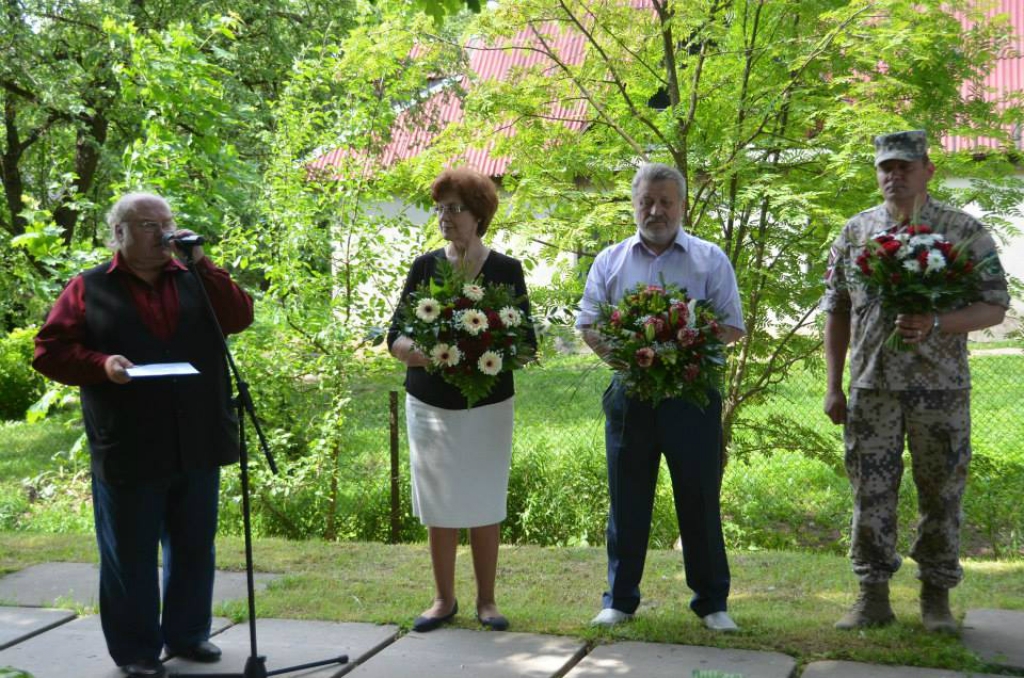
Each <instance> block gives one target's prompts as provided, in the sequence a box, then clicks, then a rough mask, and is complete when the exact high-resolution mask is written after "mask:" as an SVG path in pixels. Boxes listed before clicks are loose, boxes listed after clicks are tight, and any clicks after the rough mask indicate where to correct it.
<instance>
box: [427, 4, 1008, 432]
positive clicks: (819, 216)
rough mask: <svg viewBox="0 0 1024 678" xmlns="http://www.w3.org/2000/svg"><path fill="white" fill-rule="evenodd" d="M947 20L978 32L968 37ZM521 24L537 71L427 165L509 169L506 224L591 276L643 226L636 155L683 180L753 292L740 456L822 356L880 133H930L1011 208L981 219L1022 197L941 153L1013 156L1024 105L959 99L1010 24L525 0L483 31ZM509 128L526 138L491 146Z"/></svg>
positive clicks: (515, 83)
mask: <svg viewBox="0 0 1024 678" xmlns="http://www.w3.org/2000/svg"><path fill="white" fill-rule="evenodd" d="M954 11H955V12H958V13H962V14H963V16H964V17H968V18H970V19H971V20H974V21H976V23H975V25H974V26H973V27H971V28H965V27H964V26H963V25H962V24H961V22H960V20H959V19H958V18H957V16H955V15H954V14H953V12H954ZM524 27H525V31H526V33H527V35H528V36H530V37H533V38H536V40H537V44H536V45H535V53H536V56H537V57H538V58H537V60H536V61H537V63H536V65H535V66H532V67H529V68H525V67H524V68H521V69H516V70H513V71H512V72H511V73H510V74H509V76H508V77H506V78H504V79H502V80H501V81H486V82H479V83H476V84H475V86H474V87H473V88H472V89H471V90H470V91H469V93H468V94H467V97H466V100H465V110H466V116H465V120H464V122H463V124H461V125H453V126H451V127H449V129H448V130H446V131H445V133H444V134H443V135H442V136H441V138H440V140H439V142H438V144H437V145H436V146H435V148H434V149H432V150H431V151H430V152H429V153H428V154H427V155H428V157H426V158H424V159H423V162H424V163H427V164H429V163H433V162H436V160H437V158H443V157H449V156H451V155H453V154H455V153H457V152H458V151H459V149H461V148H464V147H466V146H467V145H482V144H485V143H493V145H494V151H493V153H494V154H495V155H500V156H504V157H505V158H507V160H508V161H509V162H510V166H509V169H508V171H507V172H506V174H505V183H504V187H505V188H506V189H507V190H508V191H509V192H510V200H509V204H510V211H509V213H508V214H506V215H505V216H504V219H503V220H501V221H499V226H500V225H504V224H506V223H507V224H510V225H512V224H514V225H515V227H516V229H517V232H519V233H522V234H523V235H524V236H526V237H535V238H537V239H538V240H542V241H543V242H545V243H546V244H547V245H548V247H547V248H546V249H545V250H544V256H545V257H550V258H557V257H558V256H562V257H563V259H564V258H567V256H568V255H569V254H570V253H571V254H575V255H577V256H580V255H582V259H583V266H582V267H583V268H584V269H585V268H586V266H587V265H588V262H589V258H590V257H591V256H593V255H595V254H596V253H597V252H598V251H599V250H600V249H601V248H602V247H603V246H605V245H606V244H607V243H608V242H610V241H615V240H618V239H620V238H622V237H625V236H626V235H629V234H630V233H632V232H633V230H634V228H635V226H634V224H633V219H632V214H631V209H630V205H629V180H630V178H631V176H630V175H631V171H630V168H629V167H628V165H627V166H625V167H624V165H623V163H624V159H628V158H633V159H634V160H633V161H632V162H639V161H643V160H657V161H664V162H669V163H672V164H674V165H675V166H677V167H678V168H679V169H680V170H681V171H682V172H683V174H684V175H685V176H686V177H687V180H688V188H689V190H688V195H687V196H686V205H685V215H684V219H683V225H684V227H685V228H686V229H687V230H688V231H690V232H691V233H693V234H695V235H697V236H700V237H703V238H706V239H709V240H711V241H713V242H715V243H718V244H719V245H720V246H721V247H722V249H723V250H724V251H725V252H726V254H727V255H728V256H729V257H730V259H731V261H732V263H733V267H734V268H735V270H736V273H737V278H738V281H739V284H740V289H741V299H742V301H743V306H744V314H745V316H744V320H745V325H746V328H747V332H748V334H747V336H746V337H745V338H744V339H743V340H741V342H740V343H739V345H738V346H737V347H736V348H735V350H734V351H733V353H732V356H731V359H730V363H729V373H728V378H727V384H726V393H725V395H726V403H725V429H726V437H727V442H728V441H730V440H731V436H732V433H733V430H734V425H739V424H740V420H741V419H742V418H743V417H744V416H745V415H744V413H743V408H744V407H746V405H747V404H753V403H756V402H757V401H758V400H759V399H761V398H763V397H765V396H766V395H767V394H769V393H771V392H773V391H774V390H775V389H776V388H777V386H778V384H780V383H781V382H782V381H783V380H784V378H785V375H786V373H787V372H788V371H789V370H791V369H792V367H793V366H794V365H796V364H798V363H800V362H801V361H803V360H805V359H807V358H809V357H811V356H814V355H816V354H817V353H818V352H819V351H820V350H821V349H820V343H819V341H818V340H817V335H816V334H814V333H812V332H808V330H811V329H813V317H814V311H815V308H816V305H817V302H818V300H819V298H820V295H821V284H820V280H821V277H822V274H823V269H824V265H825V261H826V252H827V248H828V246H829V244H830V242H831V240H832V239H833V237H834V234H835V233H837V232H838V230H839V229H840V227H841V226H842V224H843V223H844V221H845V220H846V219H847V218H848V217H849V216H851V215H852V214H855V213H857V212H859V211H860V210H862V209H864V208H865V207H868V206H870V205H872V204H874V203H877V202H879V198H878V196H877V191H876V188H875V186H874V178H873V173H872V172H871V171H870V167H871V162H870V158H871V144H870V139H871V137H872V136H873V135H874V134H877V133H879V132H881V131H887V130H893V129H911V128H919V127H925V128H927V129H928V131H929V135H930V137H931V139H932V142H933V157H934V158H935V159H936V160H937V161H938V164H939V167H940V171H939V175H940V177H947V176H950V175H951V173H952V172H954V171H955V172H956V174H957V176H961V177H969V178H972V184H971V188H970V189H969V190H961V191H956V192H955V196H954V197H956V198H957V199H958V201H959V200H962V199H966V198H968V197H973V196H978V195H979V194H980V193H981V192H983V191H987V190H991V191H994V192H995V193H997V194H998V195H999V196H1000V197H986V198H985V200H986V205H993V206H995V205H1003V206H1005V205H1012V204H1015V203H1014V202H1013V200H1019V199H1020V188H1019V186H1018V187H1016V188H1012V189H1011V190H1007V189H1010V188H1011V186H1012V182H1010V181H1007V180H1006V177H1007V176H1008V174H1010V172H1007V171H1006V170H1007V162H1008V156H1006V155H1004V154H1001V153H990V154H988V155H987V156H981V157H982V158H983V159H982V160H977V159H968V156H967V155H966V154H965V156H964V157H960V156H951V157H944V154H943V153H942V152H941V150H939V148H938V143H937V141H938V139H939V138H941V136H942V135H943V134H946V133H956V134H963V135H965V136H968V137H969V138H971V139H978V138H981V137H985V136H989V135H990V136H991V137H992V138H995V139H998V140H1001V141H1002V142H1004V143H1005V144H1006V145H1007V147H1010V145H1011V142H1012V140H1011V139H1009V137H1008V136H1007V135H1008V132H1007V129H1009V126H1007V125H1006V123H1007V121H1010V120H1016V119H1019V118H1020V116H1021V115H1022V110H1024V109H1022V107H1021V106H1020V101H1021V98H1020V96H1019V95H1018V94H1010V95H1008V97H1007V101H1005V102H1001V103H999V104H997V103H995V102H983V101H981V100H980V99H979V98H976V97H972V96H965V95H964V94H962V93H961V84H962V83H964V82H971V83H974V82H981V80H982V79H983V76H984V74H985V73H987V72H988V71H989V70H991V68H992V67H993V64H994V58H995V56H996V55H997V54H998V53H999V51H1000V50H1001V49H1003V48H1004V47H1006V46H1008V45H1009V44H1010V43H1009V39H1010V36H1009V31H1007V26H1006V24H1005V22H1004V21H1001V20H1000V21H992V20H990V19H988V18H986V17H984V16H983V14H982V13H980V10H979V9H978V8H976V7H974V6H971V5H970V4H969V3H963V2H957V3H953V4H952V5H951V4H949V3H945V2H939V1H938V0H927V1H926V2H914V3H910V2H906V1H905V0H883V1H882V2H871V3H868V2H837V1H835V0H813V1H810V2H800V3H782V2H775V3H771V2H769V3H765V2H754V1H749V2H735V3H717V2H687V3H672V4H671V6H670V8H669V6H668V5H662V6H657V5H654V6H651V7H645V8H643V9H640V10H638V9H635V8H633V7H631V5H630V3H600V4H598V5H595V4H594V3H589V2H580V1H567V2H553V1H552V0H523V1H521V2H515V3H502V4H500V5H499V7H498V8H497V9H496V10H494V11H491V12H485V13H482V14H481V15H479V17H478V18H477V21H476V22H475V24H474V26H473V29H472V30H473V33H474V34H475V35H479V36H482V37H483V38H484V39H486V40H487V41H488V42H490V43H491V44H495V45H497V44H500V43H501V42H502V41H509V40H512V39H513V38H514V36H517V35H518V34H519V33H520V32H521V31H523V30H524ZM567 34H569V35H571V36H574V37H576V38H577V39H579V40H581V41H582V43H583V45H584V54H583V58H582V60H579V61H573V60H572V59H570V58H569V53H568V50H567V49H564V48H563V49H562V52H558V51H557V49H556V46H557V44H558V43H557V40H556V38H557V37H558V36H560V35H567ZM652 104H657V105H652ZM573 121H581V122H582V123H583V124H585V125H586V131H585V133H581V132H580V131H579V130H578V127H575V126H573V125H572V124H570V123H571V122H573ZM498 125H511V126H514V128H515V134H514V135H496V134H495V128H496V126H498ZM539 149H543V151H542V152H541V151H539ZM629 164H632V163H629ZM935 183H936V184H937V183H938V181H936V182H935ZM940 192H943V193H949V192H948V191H943V190H942V189H940ZM563 272H564V273H563V276H562V277H560V278H558V279H556V282H557V284H566V285H573V286H578V276H579V275H580V273H579V272H578V271H576V270H573V269H572V268H571V267H568V266H565V267H563Z"/></svg>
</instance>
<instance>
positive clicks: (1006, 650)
mask: <svg viewBox="0 0 1024 678" xmlns="http://www.w3.org/2000/svg"><path fill="white" fill-rule="evenodd" d="M961 637H962V639H963V641H964V645H966V646H967V647H968V649H970V650H971V651H973V652H976V653H977V654H978V656H979V657H981V658H982V659H984V660H985V661H987V662H989V663H990V664H996V665H998V666H1006V667H1008V668H1012V669H1018V670H1024V612H1015V611H1013V610H968V611H967V616H965V617H964V626H963V631H962V633H961Z"/></svg>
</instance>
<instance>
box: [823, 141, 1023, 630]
mask: <svg viewBox="0 0 1024 678" xmlns="http://www.w3.org/2000/svg"><path fill="white" fill-rule="evenodd" d="M875 167H876V173H877V177H878V186H879V188H880V189H881V192H882V195H883V197H884V199H885V202H884V203H883V204H881V205H879V206H877V207H873V208H871V209H869V210H865V211H864V212H861V213H860V214H858V215H856V216H855V217H853V218H852V219H850V220H849V222H847V224H846V226H845V227H844V228H843V230H842V232H841V233H840V235H839V237H838V238H837V239H836V241H835V244H834V245H833V248H832V255H831V257H830V261H829V272H828V275H827V281H826V292H825V296H824V299H823V301H822V308H823V309H824V310H825V311H826V312H827V316H826V321H825V359H826V366H827V370H828V388H827V393H826V395H825V413H826V414H827V415H828V416H829V418H830V419H831V420H832V422H833V423H835V424H845V429H844V441H845V448H846V469H847V473H848V475H849V478H850V484H851V485H852V487H853V495H854V509H853V529H852V535H851V542H852V544H851V547H850V556H851V558H852V560H853V570H854V573H855V574H856V575H857V578H858V579H859V581H860V595H859V596H858V598H857V601H856V602H855V603H854V605H853V607H852V609H851V610H850V611H849V612H848V613H847V614H846V615H845V616H844V617H843V618H842V619H840V620H839V621H838V622H837V623H836V627H837V628H841V629H854V628H862V627H866V626H880V625H884V624H887V623H889V622H891V621H893V620H894V619H895V617H894V615H893V612H892V607H891V606H890V604H889V579H890V578H891V577H892V575H893V574H894V573H895V572H896V570H897V569H899V567H900V557H899V555H897V553H896V525H897V511H896V505H897V500H898V493H899V485H900V478H901V476H902V474H903V441H904V438H906V440H907V444H908V447H909V449H910V458H911V463H912V466H913V478H914V483H915V485H916V486H917V493H918V504H919V512H920V522H919V525H918V533H917V539H916V541H915V542H914V546H913V548H912V550H911V552H910V556H911V557H912V558H913V559H914V560H915V561H916V562H917V565H918V578H919V579H920V580H921V582H922V588H921V615H922V619H923V621H924V625H925V628H927V629H928V630H929V631H941V632H947V633H955V632H956V630H957V625H956V622H955V621H954V619H953V616H952V614H951V612H950V609H949V589H950V588H952V587H953V586H956V585H957V584H958V583H959V582H960V579H961V578H962V577H963V570H962V568H961V567H960V559H959V545H960V541H959V532H960V506H961V499H962V497H963V492H964V485H965V482H966V479H967V466H968V463H969V462H970V458H971V441H970V426H971V417H970V386H971V382H970V379H971V375H970V370H969V369H968V365H967V333H968V332H970V331H973V330H979V329H983V328H986V327H991V326H992V325H997V324H999V323H1000V322H1002V320H1003V316H1004V314H1005V311H1006V309H1007V308H1008V307H1009V304H1010V298H1009V295H1008V293H1007V286H1006V279H1005V276H1004V275H1003V273H1002V269H1001V268H1000V267H999V265H998V258H996V255H995V252H996V248H995V242H994V241H993V239H992V236H991V235H989V233H988V232H987V231H986V230H985V228H984V227H983V226H982V225H981V224H980V223H978V221H977V220H976V219H974V218H973V217H971V216H970V215H969V214H966V213H965V212H962V211H960V210H958V209H955V208H953V207H950V206H948V205H944V204H942V203H940V202H938V201H936V200H934V199H933V198H931V197H929V195H928V189H927V185H928V181H929V180H930V179H931V178H932V175H933V174H934V172H935V166H934V165H933V164H932V163H931V161H930V160H929V158H928V153H927V146H926V139H925V133H924V132H923V131H920V130H917V131H910V132H897V133H895V134H888V135H883V136H879V137H876V138H875ZM911 220H913V223H915V224H927V225H928V226H930V227H931V228H932V230H933V231H934V232H935V233H940V234H943V235H944V236H945V237H946V239H947V240H949V241H951V242H953V243H954V244H955V243H957V242H960V241H964V240H968V241H969V242H970V243H971V244H970V246H969V249H970V251H971V255H972V257H973V258H974V260H975V261H980V260H982V259H984V258H985V257H990V258H992V260H993V262H994V263H993V265H992V266H991V267H988V268H987V269H986V272H985V273H984V274H983V275H982V284H981V292H980V298H977V299H964V300H963V305H962V306H961V307H959V308H957V309H954V310H950V311H947V312H943V313H937V314H933V313H925V314H899V315H895V316H894V315H893V314H892V313H889V312H887V311H885V310H883V308H882V305H881V300H880V298H879V297H878V296H877V295H876V294H873V293H871V292H870V291H869V290H867V289H866V288H865V287H864V285H863V284H862V283H861V282H859V281H858V280H857V278H856V276H855V275H854V271H855V270H856V264H855V263H854V262H855V259H856V258H857V256H858V255H859V254H860V253H861V252H862V251H863V250H864V247H865V244H866V243H867V241H868V240H869V239H870V238H872V237H873V236H875V235H877V234H879V233H881V232H883V231H888V232H898V231H899V230H900V229H903V228H906V227H907V226H908V225H909V224H910V222H911ZM894 327H895V328H896V330H897V331H898V332H899V333H900V335H901V336H902V337H903V339H904V341H906V342H907V343H909V344H912V345H913V347H912V350H909V351H895V350H892V349H890V348H887V347H885V346H884V345H883V344H884V342H885V339H886V338H887V337H888V336H889V334H890V333H891V332H892V331H893V328H894ZM847 349H850V396H849V400H847V397H846V394H845V393H844V391H843V372H844V368H845V363H846V353H847Z"/></svg>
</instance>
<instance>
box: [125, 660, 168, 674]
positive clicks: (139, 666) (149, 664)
mask: <svg viewBox="0 0 1024 678" xmlns="http://www.w3.org/2000/svg"><path fill="white" fill-rule="evenodd" d="M121 669H122V670H123V671H124V672H125V673H127V674H128V678H163V677H164V676H166V675H167V669H165V668H164V665H163V664H161V663H160V660H159V659H140V660H139V661H137V662H132V663H130V664H125V665H124V666H122V667H121Z"/></svg>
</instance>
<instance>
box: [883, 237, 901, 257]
mask: <svg viewBox="0 0 1024 678" xmlns="http://www.w3.org/2000/svg"><path fill="white" fill-rule="evenodd" d="M901 246H902V245H900V241H899V240H888V241H886V242H884V243H882V251H883V252H884V253H885V254H888V255H892V254H896V252H897V251H898V250H899V248H900V247H901Z"/></svg>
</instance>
